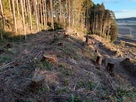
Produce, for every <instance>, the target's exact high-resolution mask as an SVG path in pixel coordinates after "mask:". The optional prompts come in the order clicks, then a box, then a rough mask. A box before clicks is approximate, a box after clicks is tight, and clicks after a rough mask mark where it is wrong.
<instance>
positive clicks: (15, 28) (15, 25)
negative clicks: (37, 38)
mask: <svg viewBox="0 0 136 102" xmlns="http://www.w3.org/2000/svg"><path fill="white" fill-rule="evenodd" d="M12 11H13V19H14V30H15V33H17V22H16V13H15V2H14V0H12Z"/></svg>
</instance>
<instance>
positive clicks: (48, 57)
mask: <svg viewBox="0 0 136 102" xmlns="http://www.w3.org/2000/svg"><path fill="white" fill-rule="evenodd" d="M44 60H45V61H48V62H53V63H56V62H58V59H57V57H56V56H55V55H43V58H42V60H41V61H44Z"/></svg>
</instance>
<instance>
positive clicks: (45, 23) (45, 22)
mask: <svg viewBox="0 0 136 102" xmlns="http://www.w3.org/2000/svg"><path fill="white" fill-rule="evenodd" d="M46 7H47V6H46V0H44V6H43V10H44V16H43V17H44V28H45V29H47V8H46Z"/></svg>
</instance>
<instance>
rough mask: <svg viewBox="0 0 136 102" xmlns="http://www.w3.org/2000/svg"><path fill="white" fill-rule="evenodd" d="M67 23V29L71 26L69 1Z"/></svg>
mask: <svg viewBox="0 0 136 102" xmlns="http://www.w3.org/2000/svg"><path fill="white" fill-rule="evenodd" d="M68 8H69V9H68V23H69V27H70V25H71V15H70V13H71V11H70V9H71V6H70V0H69V2H68Z"/></svg>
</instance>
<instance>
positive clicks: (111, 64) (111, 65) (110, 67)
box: [106, 63, 115, 74]
mask: <svg viewBox="0 0 136 102" xmlns="http://www.w3.org/2000/svg"><path fill="white" fill-rule="evenodd" d="M114 68H115V64H113V63H108V64H107V67H106V70H107V72H109V73H110V74H113V71H114Z"/></svg>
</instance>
